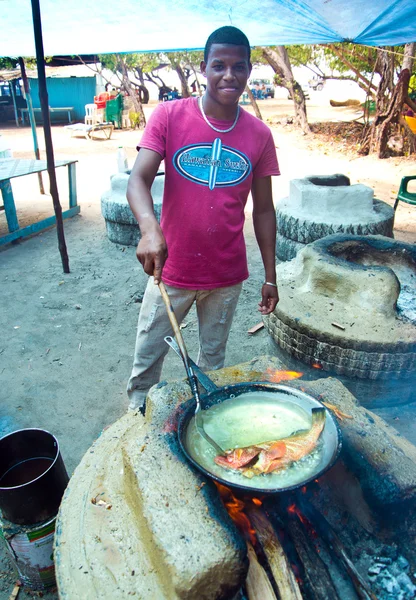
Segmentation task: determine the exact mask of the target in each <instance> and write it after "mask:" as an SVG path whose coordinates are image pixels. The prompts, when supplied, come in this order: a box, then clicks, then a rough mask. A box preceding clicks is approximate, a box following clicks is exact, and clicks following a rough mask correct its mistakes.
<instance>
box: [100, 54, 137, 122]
mask: <svg viewBox="0 0 416 600" xmlns="http://www.w3.org/2000/svg"><path fill="white" fill-rule="evenodd" d="M139 56H140V55H138V54H103V55H100V56H99V59H100V61H101V64H102V66H103V67H105V68H107V69H110V70H111V71H112V72H113V73H114V74H115V75H117V77H118V79H119V81H120V88H121V90H122V91H124V92H125V93H126V94H127V96H129V98H130V100H131V103H132V105H133V112H134V113H135V116H136V119H135V122H136V124H137V125H138V127H139V129H142V128H144V127H145V125H146V117H145V115H144V112H143V106H142V100H141V97H140V93H138V90H139V89H140V85H139V84H137V83H134V82H132V81H131V79H130V75H129V73H130V72H131V70H132V68H133V66H134V65H137V63H138V62H139V60H140V59H139ZM107 81H108V80H107Z"/></svg>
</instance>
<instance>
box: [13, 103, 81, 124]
mask: <svg viewBox="0 0 416 600" xmlns="http://www.w3.org/2000/svg"><path fill="white" fill-rule="evenodd" d="M73 110H74V107H73V106H59V107H57V106H54V107H51V106H50V107H49V113H50V114H53V113H57V112H66V113H68V123H72V116H71V112H72V111H73ZM20 112H21V114H22V123H23V124H24V123H25V116H26V115H27V120H28V122H29V115H28V114H27V113H28V109H27V108H21V109H20ZM33 112H34V113H40V112H42V109H41V108H34V109H33ZM35 117H36V114H35Z"/></svg>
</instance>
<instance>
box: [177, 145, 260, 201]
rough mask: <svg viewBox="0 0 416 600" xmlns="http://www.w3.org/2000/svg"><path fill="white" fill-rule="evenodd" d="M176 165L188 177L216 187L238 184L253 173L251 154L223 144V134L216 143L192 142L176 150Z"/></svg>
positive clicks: (210, 186)
mask: <svg viewBox="0 0 416 600" xmlns="http://www.w3.org/2000/svg"><path fill="white" fill-rule="evenodd" d="M173 164H174V166H175V169H176V170H177V171H178V173H180V174H181V175H182V176H183V177H185V178H186V179H189V180H190V181H194V182H195V183H199V184H200V185H206V186H208V187H209V189H210V190H213V189H214V188H215V187H217V188H218V187H228V186H233V185H238V184H239V183H241V182H242V181H244V179H246V177H247V176H248V175H249V174H250V173H251V169H252V167H251V163H250V161H249V159H248V157H247V156H246V155H245V154H243V153H242V152H240V151H239V150H235V149H234V148H230V147H229V146H223V144H222V141H221V140H220V138H216V139H215V140H214V141H213V143H212V144H208V143H207V144H192V145H191V146H185V147H184V148H181V149H180V150H178V151H177V152H176V154H175V155H174V157H173Z"/></svg>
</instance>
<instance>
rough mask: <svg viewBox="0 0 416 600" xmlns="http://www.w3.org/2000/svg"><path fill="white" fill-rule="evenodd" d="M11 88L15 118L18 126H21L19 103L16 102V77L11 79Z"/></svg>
mask: <svg viewBox="0 0 416 600" xmlns="http://www.w3.org/2000/svg"><path fill="white" fill-rule="evenodd" d="M9 88H10V91H11V93H12V98H13V108H14V118H15V121H16V127H19V115H18V112H17V104H16V92H15V89H14V79H12V80H11V81H9Z"/></svg>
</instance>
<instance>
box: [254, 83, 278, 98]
mask: <svg viewBox="0 0 416 600" xmlns="http://www.w3.org/2000/svg"><path fill="white" fill-rule="evenodd" d="M248 87H249V88H250V90H251V91H252V92H253V94H254V92H256V96H259V97H263V98H274V85H273V83H272V82H271V81H270V79H250V81H249V82H248ZM259 91H260V92H261V95H259V94H258V92H259Z"/></svg>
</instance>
